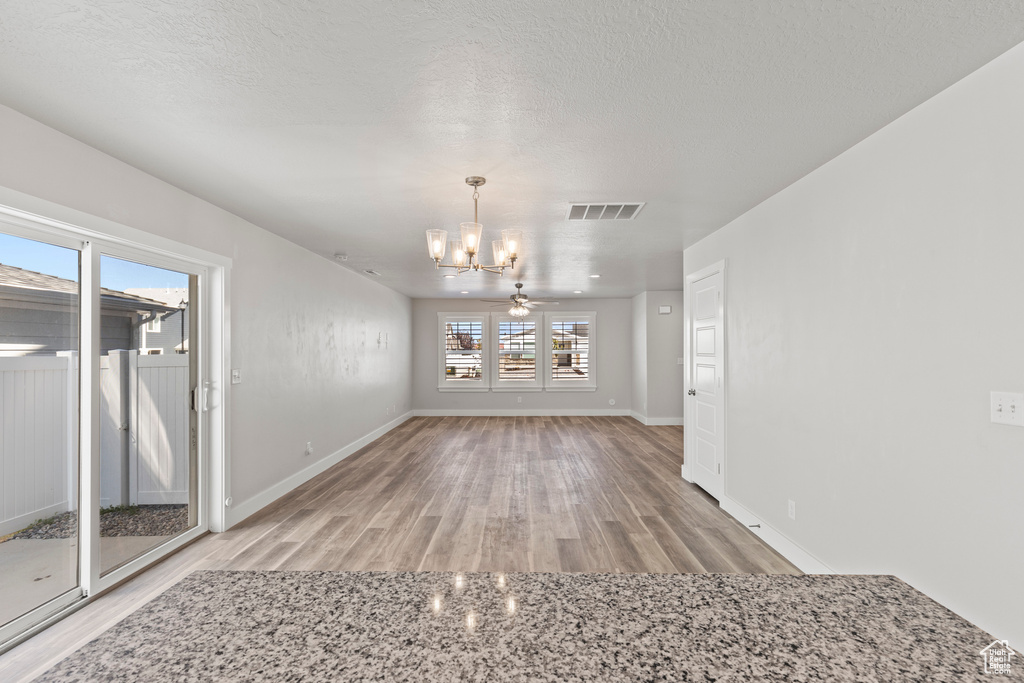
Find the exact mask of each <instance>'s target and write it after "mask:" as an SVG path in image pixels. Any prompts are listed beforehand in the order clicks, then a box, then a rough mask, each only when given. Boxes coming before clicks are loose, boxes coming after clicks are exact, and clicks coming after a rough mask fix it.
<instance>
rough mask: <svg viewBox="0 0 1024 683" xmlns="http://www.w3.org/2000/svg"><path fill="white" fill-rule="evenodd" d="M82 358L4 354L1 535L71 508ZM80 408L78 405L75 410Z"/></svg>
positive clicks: (0, 362) (0, 375) (0, 373)
mask: <svg viewBox="0 0 1024 683" xmlns="http://www.w3.org/2000/svg"><path fill="white" fill-rule="evenodd" d="M75 361H76V359H75V358H74V357H73V356H72V355H71V354H68V355H64V356H53V357H46V356H25V357H16V358H0V416H2V417H0V536H2V535H4V534H9V533H11V532H12V531H17V530H18V529H21V528H23V527H25V526H26V525H28V524H30V523H31V522H33V521H35V520H37V519H40V518H43V517H49V516H51V515H54V514H56V513H58V512H64V511H65V510H67V509H68V489H69V488H70V482H71V481H72V480H77V478H78V476H77V471H76V470H72V467H74V466H75V465H77V460H75V459H73V458H71V457H69V456H70V454H71V450H72V448H73V447H74V444H75V443H76V442H77V437H74V438H73V435H74V433H75V431H76V425H75V422H74V419H73V413H72V407H73V406H71V405H69V403H68V396H77V394H78V390H77V385H75V386H69V381H71V382H76V380H77V377H76V374H77V373H75V372H68V366H69V364H71V363H74V362H75ZM69 378H70V380H69ZM75 412H77V410H75Z"/></svg>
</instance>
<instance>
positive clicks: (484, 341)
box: [437, 312, 494, 392]
mask: <svg viewBox="0 0 1024 683" xmlns="http://www.w3.org/2000/svg"><path fill="white" fill-rule="evenodd" d="M461 322H469V323H480V374H481V376H480V381H479V382H466V381H461V382H458V381H452V380H449V379H448V378H447V376H446V375H445V370H446V367H447V365H446V363H445V361H446V358H447V354H446V351H447V334H446V330H445V325H446V324H447V323H461ZM490 327H491V326H490V320H489V316H488V314H487V313H450V312H449V313H438V314H437V351H438V353H437V390H438V391H459V392H463V391H469V392H473V391H490V389H491V363H492V360H491V356H493V355H494V353H493V351H492V350H491V349H490V343H491V334H490Z"/></svg>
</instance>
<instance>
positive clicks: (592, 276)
mask: <svg viewBox="0 0 1024 683" xmlns="http://www.w3.org/2000/svg"><path fill="white" fill-rule="evenodd" d="M590 277H601V276H600V275H591V276H590Z"/></svg>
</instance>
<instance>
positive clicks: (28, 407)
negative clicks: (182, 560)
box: [0, 351, 189, 535]
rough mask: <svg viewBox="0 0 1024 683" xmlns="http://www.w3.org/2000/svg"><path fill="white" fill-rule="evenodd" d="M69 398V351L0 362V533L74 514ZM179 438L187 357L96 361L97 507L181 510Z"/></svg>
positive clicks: (182, 437)
mask: <svg viewBox="0 0 1024 683" xmlns="http://www.w3.org/2000/svg"><path fill="white" fill-rule="evenodd" d="M73 364H74V365H73ZM77 398H78V388H77V357H76V354H74V353H73V352H61V353H60V354H58V356H56V357H53V358H48V357H40V356H33V357H22V358H0V411H2V420H0V535H4V534H7V533H11V532H12V531H17V530H18V529H21V528H23V527H25V526H27V525H28V524H30V523H31V522H33V521H35V520H37V519H41V518H44V517H49V516H51V515H54V514H57V513H59V512H64V511H67V510H73V509H75V507H76V503H77V481H78V473H77V444H78V425H77V416H78V406H77ZM188 433H189V412H188V356H184V355H159V356H140V355H139V354H138V352H137V351H111V352H110V354H109V355H108V356H104V357H103V358H101V359H100V505H101V506H102V507H108V506H111V505H125V504H132V505H151V504H156V503H187V502H188V481H189V477H188V460H189V458H188Z"/></svg>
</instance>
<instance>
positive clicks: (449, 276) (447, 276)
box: [445, 275, 455, 279]
mask: <svg viewBox="0 0 1024 683" xmlns="http://www.w3.org/2000/svg"><path fill="white" fill-rule="evenodd" d="M445 277H446V278H449V279H451V278H453V277H455V276H454V275H445Z"/></svg>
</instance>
